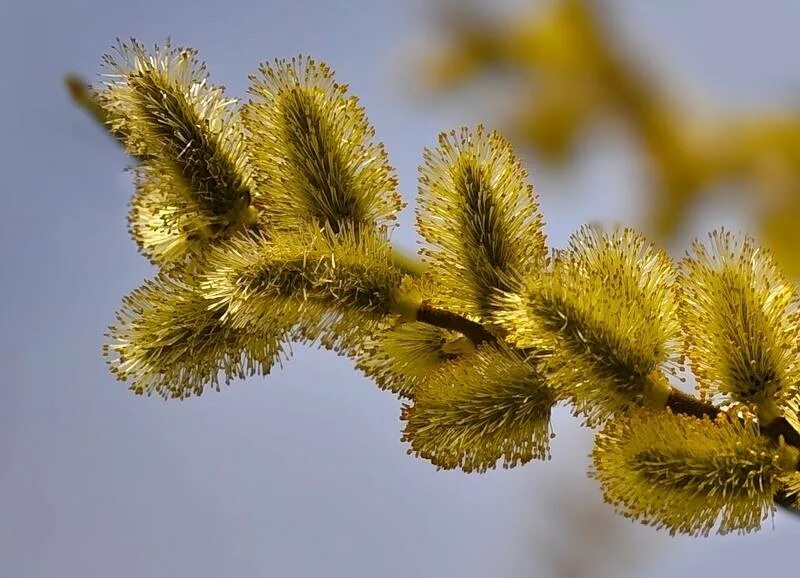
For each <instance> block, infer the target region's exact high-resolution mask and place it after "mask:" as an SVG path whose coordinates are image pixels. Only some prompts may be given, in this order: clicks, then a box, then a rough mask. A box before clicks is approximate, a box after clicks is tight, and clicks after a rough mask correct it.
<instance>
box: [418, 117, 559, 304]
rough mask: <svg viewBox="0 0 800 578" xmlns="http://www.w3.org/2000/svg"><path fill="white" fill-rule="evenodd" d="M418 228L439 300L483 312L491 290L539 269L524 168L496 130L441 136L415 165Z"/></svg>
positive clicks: (540, 243) (541, 248) (542, 252)
mask: <svg viewBox="0 0 800 578" xmlns="http://www.w3.org/2000/svg"><path fill="white" fill-rule="evenodd" d="M418 199H419V209H418V211H417V228H418V229H419V231H420V234H421V235H422V236H423V237H424V238H425V241H426V242H427V246H426V247H425V248H424V249H423V250H422V253H423V255H424V256H425V258H426V260H427V261H428V262H429V267H428V269H427V271H428V273H427V274H428V275H429V276H430V277H431V278H432V280H433V281H434V282H435V283H436V284H437V286H438V287H440V293H441V295H440V296H439V297H438V299H440V300H442V303H443V304H445V305H448V306H451V307H453V308H454V309H456V310H457V311H459V312H462V313H467V314H471V315H475V316H478V317H481V316H486V315H487V314H488V312H489V311H490V310H491V308H492V301H491V297H492V295H493V293H494V292H495V291H498V290H501V291H510V290H511V289H512V288H514V283H515V280H516V279H517V278H518V277H519V276H521V275H524V274H528V273H531V272H535V271H538V270H539V269H541V268H542V267H543V266H544V263H545V260H546V256H547V248H546V243H545V236H544V233H543V231H542V216H541V214H540V212H539V206H538V202H537V199H536V195H535V193H534V191H533V187H531V185H529V184H528V182H527V173H526V172H525V169H523V168H522V165H521V163H520V161H519V159H518V158H517V157H516V156H515V155H514V152H513V150H512V148H511V145H510V144H509V143H508V142H507V141H506V140H505V139H504V138H503V137H502V136H500V135H499V134H498V133H497V132H490V133H487V132H486V131H485V130H484V129H483V127H482V126H478V127H477V128H476V129H475V130H469V129H467V128H462V129H461V130H460V131H459V132H456V131H453V132H450V133H443V134H442V135H440V137H439V146H438V147H436V148H435V149H428V150H426V151H425V162H424V164H423V165H422V167H420V186H419V197H418Z"/></svg>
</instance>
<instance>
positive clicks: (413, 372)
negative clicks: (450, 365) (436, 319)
mask: <svg viewBox="0 0 800 578" xmlns="http://www.w3.org/2000/svg"><path fill="white" fill-rule="evenodd" d="M474 349H475V347H474V345H472V343H471V342H470V341H469V340H467V339H466V338H465V337H463V336H461V335H460V334H458V333H455V332H452V331H447V330H446V329H440V328H438V327H433V326H432V325H427V324H425V323H419V322H412V323H403V324H402V325H399V326H395V327H389V328H387V329H386V330H384V331H382V332H380V333H378V334H377V335H375V336H374V337H372V338H371V339H370V340H369V341H368V342H367V343H366V344H365V346H364V350H363V352H362V353H361V354H360V355H359V359H358V364H357V366H358V368H359V369H360V370H362V371H363V372H364V374H365V375H366V376H367V377H369V378H371V379H373V380H375V382H376V383H377V384H378V386H379V387H380V388H381V389H387V390H389V391H391V392H393V393H396V394H398V395H399V396H400V397H405V398H413V397H414V391H415V390H416V388H417V386H419V384H421V383H422V382H424V381H425V380H426V379H427V378H428V376H429V375H430V374H431V373H435V372H436V371H438V370H439V369H440V368H441V367H442V366H443V365H444V364H445V363H447V362H450V361H454V360H456V359H459V358H460V357H462V356H463V355H465V354H467V353H470V352H471V351H474Z"/></svg>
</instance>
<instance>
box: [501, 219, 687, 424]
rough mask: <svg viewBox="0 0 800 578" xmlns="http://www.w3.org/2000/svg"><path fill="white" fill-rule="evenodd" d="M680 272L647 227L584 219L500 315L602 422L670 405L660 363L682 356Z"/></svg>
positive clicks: (666, 365)
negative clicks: (639, 229)
mask: <svg viewBox="0 0 800 578" xmlns="http://www.w3.org/2000/svg"><path fill="white" fill-rule="evenodd" d="M673 278H674V267H673V263H672V260H671V259H670V258H669V256H667V255H666V254H665V253H664V252H663V251H660V250H658V249H656V248H655V247H653V245H652V244H650V243H648V242H647V241H646V240H645V239H644V237H642V236H641V235H640V234H638V233H636V232H634V231H632V230H630V229H625V230H620V231H616V232H614V233H611V234H607V233H604V232H602V231H600V230H598V229H596V228H593V227H583V228H582V229H580V231H578V232H577V233H576V234H575V235H573V237H572V239H571V241H570V245H569V247H568V248H567V249H566V250H565V251H562V252H561V253H559V254H558V255H557V256H556V259H555V261H554V264H553V266H552V269H551V270H550V271H548V272H547V273H545V274H539V275H534V276H531V277H530V278H529V279H528V280H527V284H526V286H525V288H524V289H523V290H522V291H521V292H520V293H511V294H505V295H502V296H500V297H499V298H498V308H497V312H496V314H495V319H496V320H497V322H498V323H500V325H501V326H503V327H504V328H505V329H506V330H507V331H508V332H509V339H510V340H511V341H512V342H513V343H515V344H516V345H517V347H521V348H523V349H532V350H536V351H539V352H541V353H542V354H543V355H546V356H547V357H548V361H547V363H548V365H549V367H550V369H549V371H550V372H551V374H552V379H553V381H554V382H555V383H556V384H558V385H559V386H560V387H562V388H563V389H564V390H565V392H566V393H568V395H569V396H570V397H571V398H572V401H573V403H574V405H575V407H576V411H578V412H580V413H582V414H584V415H585V416H586V417H587V420H588V421H589V422H590V423H596V422H598V421H602V420H603V419H606V418H607V417H609V416H611V415H613V414H615V413H618V412H622V411H627V410H628V409H630V408H631V407H638V406H642V405H648V404H652V403H653V402H656V401H659V400H660V402H661V404H662V405H663V402H664V401H665V396H664V395H663V393H664V391H663V390H664V389H665V388H667V387H668V385H667V384H666V381H665V379H664V377H663V375H662V370H667V371H675V369H676V368H677V366H678V363H677V362H678V360H679V350H678V345H679V342H680V327H679V324H678V318H677V298H676V295H675V288H674V284H673V281H674V279H673ZM650 397H654V398H655V399H650Z"/></svg>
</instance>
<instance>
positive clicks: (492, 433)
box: [402, 345, 556, 472]
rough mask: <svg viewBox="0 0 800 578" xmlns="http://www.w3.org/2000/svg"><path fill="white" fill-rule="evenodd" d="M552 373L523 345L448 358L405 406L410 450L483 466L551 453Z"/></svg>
mask: <svg viewBox="0 0 800 578" xmlns="http://www.w3.org/2000/svg"><path fill="white" fill-rule="evenodd" d="M555 402H556V395H555V392H554V390H553V389H552V388H551V387H550V385H549V383H548V382H547V380H546V377H545V376H544V375H543V374H542V373H540V372H539V371H538V370H537V369H536V368H535V367H534V366H533V365H531V364H530V363H528V362H527V361H526V360H525V359H523V358H521V357H520V356H519V355H518V354H517V353H514V352H512V351H509V350H507V349H506V348H496V347H495V346H490V345H485V346H482V347H480V348H478V349H477V350H476V351H475V352H474V353H471V354H468V355H464V356H461V357H459V358H458V359H456V360H454V361H451V362H448V363H445V364H444V365H442V366H441V367H440V368H439V369H438V370H436V371H435V372H433V373H432V374H431V375H430V377H429V378H428V379H427V380H425V381H424V382H422V383H420V384H418V386H417V387H415V389H414V401H413V404H411V405H407V406H405V407H404V409H403V415H402V419H403V420H404V421H405V422H406V425H405V430H404V432H403V440H404V441H407V442H409V443H410V445H411V449H410V450H409V453H413V454H414V455H416V456H419V457H422V458H425V459H427V460H430V461H431V463H433V464H435V465H436V466H438V467H440V468H443V469H453V468H460V469H462V470H464V471H465V472H483V471H486V470H487V469H492V468H494V467H496V465H497V464H498V463H502V465H503V467H506V468H510V467H514V466H516V465H519V464H524V463H527V462H529V461H530V460H532V459H546V458H549V456H550V449H549V448H550V437H551V429H550V410H551V408H552V406H553V405H554V403H555Z"/></svg>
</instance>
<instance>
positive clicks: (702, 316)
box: [680, 230, 800, 429]
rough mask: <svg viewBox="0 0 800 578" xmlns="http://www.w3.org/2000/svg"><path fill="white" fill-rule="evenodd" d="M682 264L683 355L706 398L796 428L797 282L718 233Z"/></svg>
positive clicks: (799, 388)
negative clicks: (736, 405) (739, 405)
mask: <svg viewBox="0 0 800 578" xmlns="http://www.w3.org/2000/svg"><path fill="white" fill-rule="evenodd" d="M709 241H710V242H709V246H708V247H706V246H704V245H702V244H700V243H699V242H696V243H695V244H694V245H693V247H692V250H691V251H690V252H689V254H688V255H687V257H686V258H685V259H684V260H683V262H682V263H681V272H680V286H681V289H682V296H681V307H680V312H681V320H682V324H683V334H684V341H685V348H686V352H687V354H688V356H689V359H690V362H691V366H692V371H693V372H694V374H695V375H696V376H697V384H698V389H699V390H700V392H701V394H702V395H703V396H704V397H706V398H724V399H727V400H732V401H736V402H740V403H744V404H747V405H749V406H751V408H752V409H754V410H755V411H756V413H757V414H758V415H759V417H760V418H761V421H762V422H769V421H771V420H772V419H774V418H775V417H778V416H783V417H785V418H786V419H788V420H789V421H790V422H791V423H792V424H793V425H795V427H798V429H800V419H798V413H799V412H800V319H799V318H798V302H799V301H798V293H797V287H796V285H795V284H794V283H792V282H791V281H789V280H788V279H787V278H786V277H785V275H784V274H783V273H782V272H781V271H780V269H779V268H778V267H777V265H776V264H775V262H774V261H773V259H772V257H771V255H770V254H769V252H768V251H766V250H765V249H763V248H760V247H758V246H757V245H756V244H755V242H754V241H753V239H751V238H749V237H746V236H743V235H739V236H736V235H733V234H732V233H730V232H729V231H725V230H718V231H714V232H712V233H711V234H710V235H709Z"/></svg>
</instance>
